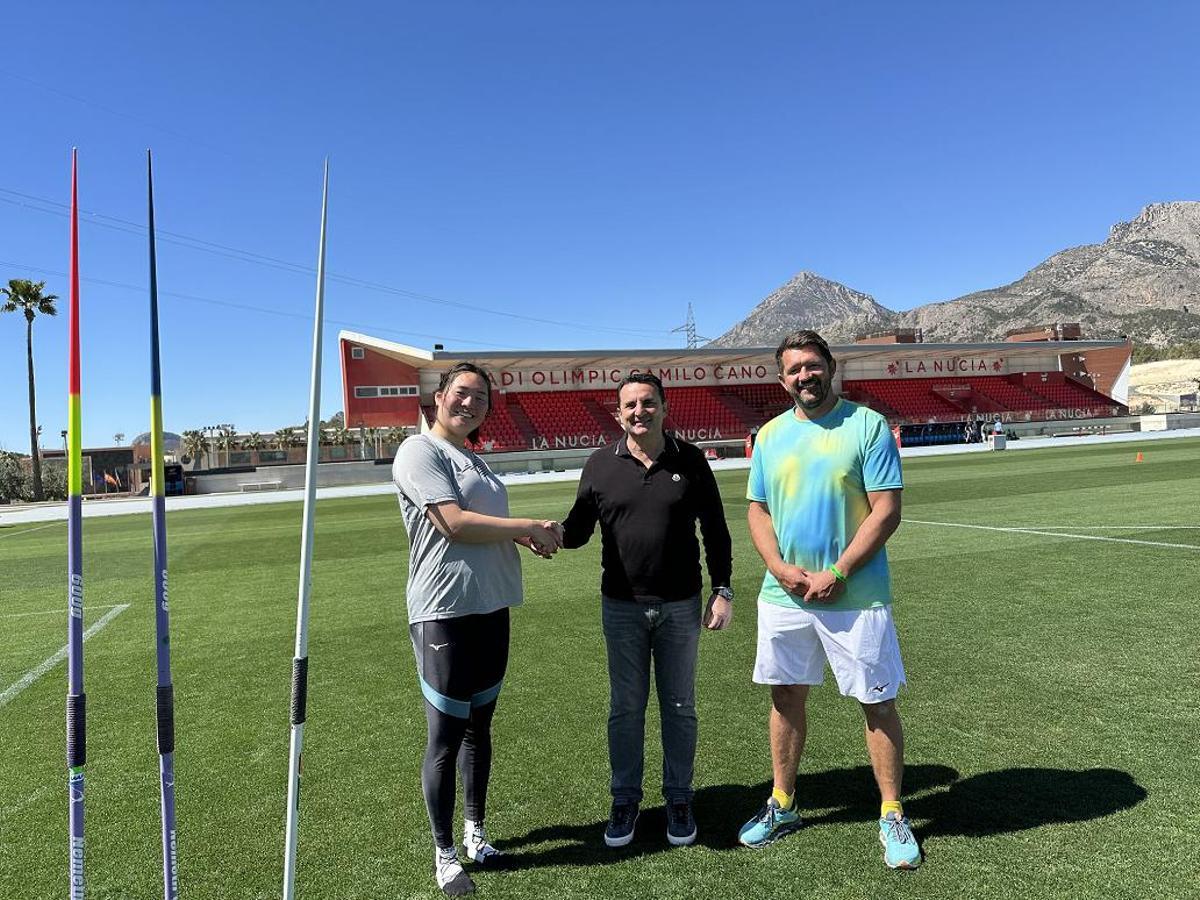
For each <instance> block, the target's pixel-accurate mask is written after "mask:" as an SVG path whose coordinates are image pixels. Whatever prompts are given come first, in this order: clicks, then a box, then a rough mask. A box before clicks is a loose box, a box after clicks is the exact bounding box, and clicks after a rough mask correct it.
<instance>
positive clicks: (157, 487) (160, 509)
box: [146, 150, 179, 900]
mask: <svg viewBox="0 0 1200 900" xmlns="http://www.w3.org/2000/svg"><path fill="white" fill-rule="evenodd" d="M146 195H147V197H148V200H149V232H150V457H151V466H152V469H151V471H152V473H153V474H152V475H151V478H150V481H151V485H150V488H151V489H150V493H151V515H152V517H153V521H154V634H155V641H154V645H155V651H156V657H157V664H158V689H157V704H156V709H157V719H158V771H159V782H160V788H161V797H162V850H163V897H164V898H165V900H178V897H179V866H178V861H177V858H176V842H175V688H174V685H173V684H172V683H171V629H170V618H169V615H168V612H169V610H168V606H167V502H166V484H165V483H164V467H163V423H162V376H161V367H160V363H159V346H158V262H157V259H156V254H155V249H154V169H153V163H152V162H151V158H150V151H149V150H147V151H146Z"/></svg>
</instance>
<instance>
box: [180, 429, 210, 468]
mask: <svg viewBox="0 0 1200 900" xmlns="http://www.w3.org/2000/svg"><path fill="white" fill-rule="evenodd" d="M181 437H182V438H183V452H184V453H186V454H187V455H188V456H190V457H191V458H192V459H194V460H195V463H194V464H193V466H192V468H193V469H199V468H200V464H201V463H200V461H201V460H202V459H203V458H204V454H205V453H206V452H207V450H208V442H207V441H206V440H205V438H204V432H203V431H196V430H192V431H185V432H184V433H183V434H182V435H181Z"/></svg>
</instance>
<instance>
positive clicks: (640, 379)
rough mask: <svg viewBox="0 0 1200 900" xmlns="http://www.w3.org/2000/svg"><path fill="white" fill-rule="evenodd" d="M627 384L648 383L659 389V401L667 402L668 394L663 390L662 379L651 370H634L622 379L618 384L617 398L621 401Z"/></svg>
mask: <svg viewBox="0 0 1200 900" xmlns="http://www.w3.org/2000/svg"><path fill="white" fill-rule="evenodd" d="M627 384H648V385H650V387H652V388H654V390H656V391H658V402H659V403H666V402H667V395H666V393H665V392H664V391H663V386H662V381H661V380H660V379H659V377H658V376H657V375H654V374H653V373H651V372H633V373H631V374H629V375H626V376H625V377H624V378H622V379H621V383H620V384H618V385H617V398H618V402H620V397H621V389H622V388H623V387H625V385H627Z"/></svg>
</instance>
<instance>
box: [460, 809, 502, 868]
mask: <svg viewBox="0 0 1200 900" xmlns="http://www.w3.org/2000/svg"><path fill="white" fill-rule="evenodd" d="M463 849H464V850H466V851H467V859H469V860H471V862H477V863H479V864H480V865H487V864H488V863H490V862H495V861H496V860H497V859H498V858H499V857H501V856H503V855H504V852H503V851H502V850H497V849H496V848H495V847H493V846H492V845H491V844H489V843H488V837H487V830H486V829H485V828H484V827H483V823H482V822H472V821H471V820H470V819H467V820H465V821H464V822H463Z"/></svg>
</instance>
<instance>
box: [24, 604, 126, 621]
mask: <svg viewBox="0 0 1200 900" xmlns="http://www.w3.org/2000/svg"><path fill="white" fill-rule="evenodd" d="M120 605H121V604H120V603H110V604H108V605H107V606H89V607H88V609H113V608H114V607H117V606H120ZM125 605H126V606H128V605H129V604H128V603H126V604H125ZM65 612H66V610H65V609H39V610H37V611H36V612H23V613H0V619H20V618H23V617H24V616H57V615H61V614H62V613H65Z"/></svg>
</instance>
